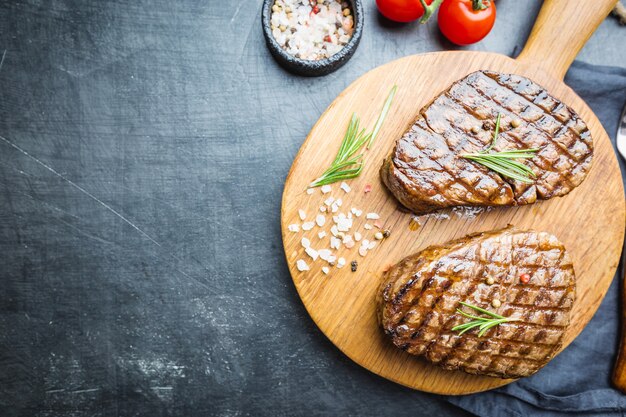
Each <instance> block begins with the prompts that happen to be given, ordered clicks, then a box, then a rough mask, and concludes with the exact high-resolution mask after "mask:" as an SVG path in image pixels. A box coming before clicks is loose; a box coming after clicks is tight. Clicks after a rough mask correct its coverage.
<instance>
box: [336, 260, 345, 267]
mask: <svg viewBox="0 0 626 417" xmlns="http://www.w3.org/2000/svg"><path fill="white" fill-rule="evenodd" d="M345 264H346V260H345V259H344V258H339V259H337V268H343V267H344V266H345Z"/></svg>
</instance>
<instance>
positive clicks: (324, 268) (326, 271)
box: [322, 266, 330, 275]
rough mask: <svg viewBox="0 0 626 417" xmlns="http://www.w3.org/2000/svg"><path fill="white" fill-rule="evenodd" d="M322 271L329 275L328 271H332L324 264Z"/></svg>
mask: <svg viewBox="0 0 626 417" xmlns="http://www.w3.org/2000/svg"><path fill="white" fill-rule="evenodd" d="M322 272H323V273H324V274H326V275H328V272H330V269H328V267H327V266H323V267H322Z"/></svg>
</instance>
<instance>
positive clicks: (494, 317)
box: [452, 301, 519, 337]
mask: <svg viewBox="0 0 626 417" xmlns="http://www.w3.org/2000/svg"><path fill="white" fill-rule="evenodd" d="M461 304H463V305H464V306H465V307H469V308H472V309H474V310H476V311H479V312H481V313H483V314H487V315H488V316H490V318H488V317H480V316H474V315H472V314H469V313H466V312H465V311H463V310H461V309H458V308H457V310H456V312H457V313H459V314H460V315H462V316H464V317H467V318H468V319H472V321H469V322H467V323H463V324H459V325H458V326H454V327H453V328H452V331H453V332H458V331H460V332H461V333H459V336H460V335H462V334H463V333H465V332H467V331H468V330H471V329H473V328H475V327H478V329H479V332H478V337H482V336H483V335H484V334H485V333H486V332H487V331H488V330H489V329H491V328H492V327H495V326H497V325H499V324H502V323H507V322H510V321H519V319H516V318H511V317H504V316H501V315H499V314H496V313H494V312H493V311H489V310H485V309H484V308H480V307H478V306H475V305H472V304H469V303H464V302H463V301H461Z"/></svg>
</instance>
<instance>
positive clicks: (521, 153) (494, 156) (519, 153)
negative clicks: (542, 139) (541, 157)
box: [461, 113, 539, 183]
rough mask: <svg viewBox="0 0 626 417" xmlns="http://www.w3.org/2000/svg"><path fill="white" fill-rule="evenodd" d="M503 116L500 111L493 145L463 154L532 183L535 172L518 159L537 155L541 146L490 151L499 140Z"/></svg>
mask: <svg viewBox="0 0 626 417" xmlns="http://www.w3.org/2000/svg"><path fill="white" fill-rule="evenodd" d="M501 117H502V113H498V119H497V120H496V129H495V131H494V134H493V141H491V145H489V147H488V148H487V149H485V150H484V151H481V152H478V153H470V154H464V155H461V156H462V157H463V158H466V159H469V160H471V161H475V162H478V163H479V164H481V165H484V166H486V167H487V168H489V169H491V170H492V171H495V172H497V173H498V174H500V175H502V176H505V177H508V178H511V179H514V180H517V181H521V182H525V183H532V182H533V180H532V179H531V177H532V178H534V177H535V176H536V175H535V173H534V172H533V170H532V169H530V168H529V167H527V166H526V165H524V164H523V163H521V162H519V161H516V159H529V158H532V157H534V156H535V154H536V153H537V151H538V150H539V148H530V149H511V150H504V151H500V152H493V153H489V151H491V149H493V147H494V145H495V144H496V141H497V140H498V133H499V132H500V118H501Z"/></svg>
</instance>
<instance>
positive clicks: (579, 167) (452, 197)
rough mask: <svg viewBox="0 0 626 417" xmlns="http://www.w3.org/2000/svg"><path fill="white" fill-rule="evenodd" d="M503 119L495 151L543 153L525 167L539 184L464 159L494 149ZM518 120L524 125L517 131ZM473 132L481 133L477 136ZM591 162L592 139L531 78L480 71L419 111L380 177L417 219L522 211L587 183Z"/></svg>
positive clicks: (567, 110)
mask: <svg viewBox="0 0 626 417" xmlns="http://www.w3.org/2000/svg"><path fill="white" fill-rule="evenodd" d="M499 113H501V114H502V115H503V116H502V120H501V130H500V134H499V136H498V141H497V142H496V146H495V147H494V151H501V150H504V149H528V148H541V150H540V151H539V152H538V153H537V155H536V156H535V157H534V158H532V159H530V160H525V161H522V162H524V163H526V164H527V165H528V166H529V167H530V168H531V169H532V170H533V172H534V173H535V174H536V175H537V177H536V178H535V180H534V183H532V184H526V183H523V182H519V181H515V180H511V179H509V178H504V177H501V176H500V175H499V174H498V173H496V172H494V171H491V170H489V169H488V168H486V167H484V166H482V165H480V164H478V163H476V162H472V161H469V160H467V159H465V158H462V157H461V155H462V154H465V153H474V152H479V151H481V150H483V149H485V148H486V147H487V146H488V145H489V144H490V143H491V141H492V138H493V130H494V123H495V120H496V119H497V116H498V114H499ZM515 119H519V120H520V121H521V125H520V126H519V127H517V128H511V127H510V124H511V121H513V120H515ZM474 126H480V127H481V129H480V130H479V132H478V133H473V132H472V128H473V127H474ZM483 126H485V127H487V129H483V128H482V127H483ZM592 157H593V142H592V138H591V134H590V133H589V130H588V129H587V127H586V125H585V124H584V122H583V121H582V120H581V119H580V118H579V117H578V115H577V114H576V113H575V112H574V111H573V110H572V109H570V108H569V107H567V106H566V105H564V104H563V103H562V102H560V101H559V100H557V99H555V98H554V97H552V96H550V95H549V94H548V93H547V92H546V91H545V90H544V89H543V88H542V87H540V86H539V85H537V84H535V83H533V82H532V81H530V80H529V79H527V78H524V77H521V76H518V75H510V74H501V73H496V72H491V71H478V72H474V73H472V74H470V75H468V76H467V77H465V78H463V79H461V80H459V81H457V82H455V83H454V84H452V86H451V87H450V88H449V89H448V90H446V91H444V92H443V93H441V94H440V95H439V96H437V97H436V98H435V99H434V100H433V101H432V102H431V103H430V104H429V105H427V106H426V107H424V108H423V109H422V110H421V111H420V115H419V117H418V119H417V120H416V121H415V123H414V124H413V125H412V126H411V128H410V129H409V130H408V131H407V132H406V133H405V134H404V135H403V136H402V138H401V139H399V140H398V141H397V142H396V146H395V147H394V149H393V151H392V153H391V154H390V155H389V156H388V157H387V158H386V160H385V162H384V163H383V166H382V168H381V177H382V180H383V182H384V183H385V185H387V187H388V188H389V189H390V190H391V192H392V193H393V194H394V195H395V196H396V198H397V199H398V200H399V201H400V202H401V203H402V204H403V205H405V206H406V207H408V208H409V209H411V210H413V211H414V212H416V213H418V214H425V213H429V212H432V211H435V210H438V209H441V208H445V207H451V206H463V205H465V206H500V205H523V204H531V203H534V202H535V201H536V200H537V199H543V200H545V199H549V198H552V197H556V196H562V195H565V194H567V193H569V192H570V191H571V190H572V189H573V188H575V187H576V186H578V185H579V184H580V183H581V182H582V181H583V179H584V178H585V176H586V174H587V172H588V171H589V169H590V167H591V161H592Z"/></svg>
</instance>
